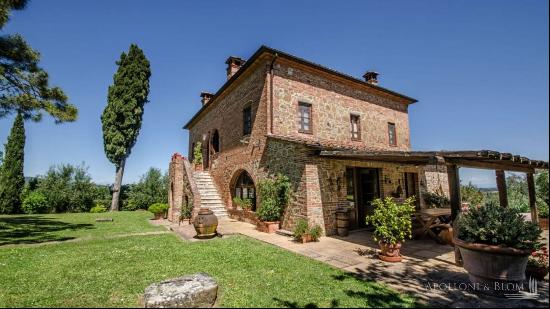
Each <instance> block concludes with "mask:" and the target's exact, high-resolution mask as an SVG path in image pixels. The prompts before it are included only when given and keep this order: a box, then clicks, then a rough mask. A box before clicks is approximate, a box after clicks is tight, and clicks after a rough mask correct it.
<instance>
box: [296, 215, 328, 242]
mask: <svg viewBox="0 0 550 309" xmlns="http://www.w3.org/2000/svg"><path fill="white" fill-rule="evenodd" d="M322 233H323V229H322V228H321V227H320V226H319V225H315V226H313V227H311V228H310V227H309V224H308V223H307V221H306V220H304V219H300V220H298V222H297V223H296V227H295V228H294V233H293V236H294V238H295V239H296V240H297V241H300V242H302V243H304V244H305V243H308V242H312V241H318V240H319V238H320V237H321V234H322Z"/></svg>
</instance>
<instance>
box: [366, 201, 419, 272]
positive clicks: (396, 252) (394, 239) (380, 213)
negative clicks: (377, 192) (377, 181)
mask: <svg viewBox="0 0 550 309" xmlns="http://www.w3.org/2000/svg"><path fill="white" fill-rule="evenodd" d="M414 200H415V199H414V197H410V198H408V199H406V200H405V201H404V202H403V203H397V202H396V201H395V200H394V198H392V197H386V198H385V199H376V200H374V201H373V202H372V204H373V206H374V213H373V214H372V215H370V216H367V224H369V223H370V224H372V226H373V227H374V240H375V241H377V242H378V245H379V246H380V253H379V254H378V257H379V258H380V259H381V260H382V261H386V262H401V260H402V257H401V253H400V250H401V244H402V243H403V242H404V241H405V239H406V238H411V229H412V215H413V213H414V211H415V206H414Z"/></svg>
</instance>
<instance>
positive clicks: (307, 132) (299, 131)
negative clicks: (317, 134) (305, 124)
mask: <svg viewBox="0 0 550 309" xmlns="http://www.w3.org/2000/svg"><path fill="white" fill-rule="evenodd" d="M298 133H302V134H309V135H313V131H303V130H298Z"/></svg>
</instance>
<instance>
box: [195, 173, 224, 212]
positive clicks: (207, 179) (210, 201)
mask: <svg viewBox="0 0 550 309" xmlns="http://www.w3.org/2000/svg"><path fill="white" fill-rule="evenodd" d="M193 177H194V178H195V183H196V184H197V189H198V190H199V194H200V196H201V207H202V208H208V209H210V210H212V211H213V212H214V214H215V215H216V217H218V218H219V219H223V218H228V217H229V216H228V215H227V211H226V210H225V205H224V204H223V201H222V199H221V197H220V194H219V193H218V189H217V188H216V185H214V180H212V176H210V173H209V172H208V171H202V172H198V171H196V172H194V174H193Z"/></svg>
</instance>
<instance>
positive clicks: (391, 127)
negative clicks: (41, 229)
mask: <svg viewBox="0 0 550 309" xmlns="http://www.w3.org/2000/svg"><path fill="white" fill-rule="evenodd" d="M388 138H389V143H390V146H397V136H396V134H395V123H391V122H388Z"/></svg>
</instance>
